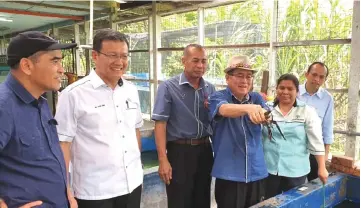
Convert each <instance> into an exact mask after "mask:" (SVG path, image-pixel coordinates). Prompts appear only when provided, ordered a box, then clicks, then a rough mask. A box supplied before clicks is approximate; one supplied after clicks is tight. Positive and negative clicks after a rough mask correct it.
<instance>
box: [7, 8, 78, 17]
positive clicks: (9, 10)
mask: <svg viewBox="0 0 361 208" xmlns="http://www.w3.org/2000/svg"><path fill="white" fill-rule="evenodd" d="M0 12H2V13H8V14H22V15H29V16H38V17H53V18H54V17H55V18H60V19H70V20H83V19H84V17H81V16H70V15H62V14H53V13H42V12H32V11H24V10H14V9H4V8H0Z"/></svg>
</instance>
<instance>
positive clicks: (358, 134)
mask: <svg viewBox="0 0 361 208" xmlns="http://www.w3.org/2000/svg"><path fill="white" fill-rule="evenodd" d="M333 133H335V134H344V135H347V136H360V132H353V131H343V130H333Z"/></svg>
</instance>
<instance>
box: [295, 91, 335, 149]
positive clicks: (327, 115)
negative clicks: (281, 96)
mask: <svg viewBox="0 0 361 208" xmlns="http://www.w3.org/2000/svg"><path fill="white" fill-rule="evenodd" d="M299 90H300V91H299V95H298V99H300V100H302V101H303V102H305V103H306V104H307V105H309V106H312V107H314V108H315V109H316V111H317V114H318V117H320V119H321V122H322V138H323V142H324V144H332V142H333V118H334V116H333V105H334V104H333V98H332V95H331V94H330V93H329V92H328V91H327V90H325V89H323V88H320V89H319V90H318V91H317V92H316V93H315V94H313V95H310V94H309V93H308V92H307V91H306V87H305V84H303V85H300V86H299Z"/></svg>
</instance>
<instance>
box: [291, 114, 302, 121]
mask: <svg viewBox="0 0 361 208" xmlns="http://www.w3.org/2000/svg"><path fill="white" fill-rule="evenodd" d="M292 121H295V122H304V121H305V119H304V118H302V117H301V115H295V117H294V118H293V119H292Z"/></svg>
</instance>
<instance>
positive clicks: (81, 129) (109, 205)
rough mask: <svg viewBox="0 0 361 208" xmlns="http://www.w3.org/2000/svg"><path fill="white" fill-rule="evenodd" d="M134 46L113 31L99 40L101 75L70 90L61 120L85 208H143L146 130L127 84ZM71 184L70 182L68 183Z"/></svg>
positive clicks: (93, 75) (97, 72)
mask: <svg viewBox="0 0 361 208" xmlns="http://www.w3.org/2000/svg"><path fill="white" fill-rule="evenodd" d="M128 57H129V43H128V41H127V39H126V37H125V35H124V34H121V33H119V32H117V31H114V30H111V29H102V30H99V31H98V32H97V33H96V35H95V36H94V40H93V52H92V58H93V61H94V63H95V70H93V71H91V72H90V74H89V75H88V76H86V77H84V78H83V79H81V80H79V81H77V82H75V83H73V84H71V85H69V86H68V87H67V88H65V89H64V90H63V91H62V93H61V96H60V97H59V100H58V106H57V113H56V116H55V119H56V120H57V122H58V124H59V125H58V126H57V127H58V128H57V130H58V134H59V139H60V143H61V147H62V150H63V153H64V157H65V162H66V167H67V170H69V161H71V162H72V172H71V178H72V184H69V186H70V187H71V188H72V190H73V192H74V196H75V198H76V200H77V202H78V206H79V208H93V207H94V208H123V207H124V208H139V207H140V200H141V190H142V188H141V187H142V183H143V170H142V164H141V157H140V149H141V138H140V132H139V128H140V127H141V126H142V125H143V120H142V115H141V109H140V104H139V96H138V91H137V89H136V87H135V86H134V85H133V84H131V83H130V82H128V81H126V80H124V79H122V75H123V74H124V73H125V71H126V68H127V66H128ZM68 181H69V180H68Z"/></svg>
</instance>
